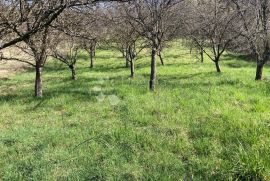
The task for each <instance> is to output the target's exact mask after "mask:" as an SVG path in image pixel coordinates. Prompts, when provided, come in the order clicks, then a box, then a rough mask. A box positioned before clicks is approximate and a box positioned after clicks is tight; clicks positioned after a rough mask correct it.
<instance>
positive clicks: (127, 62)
mask: <svg viewBox="0 0 270 181" xmlns="http://www.w3.org/2000/svg"><path fill="white" fill-rule="evenodd" d="M125 57H126V68H129V53H128V49H127V51H126V56H125Z"/></svg>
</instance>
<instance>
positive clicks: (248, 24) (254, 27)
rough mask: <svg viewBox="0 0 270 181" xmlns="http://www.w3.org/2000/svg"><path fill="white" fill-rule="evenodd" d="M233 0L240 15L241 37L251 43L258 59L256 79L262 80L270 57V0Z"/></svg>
mask: <svg viewBox="0 0 270 181" xmlns="http://www.w3.org/2000/svg"><path fill="white" fill-rule="evenodd" d="M232 2H233V3H234V4H235V6H236V11H237V12H238V14H239V16H240V19H239V23H240V24H241V25H242V28H241V29H240V30H241V37H242V38H244V41H245V42H246V44H248V45H249V49H250V53H251V54H253V55H254V56H255V58H256V61H257V69H256V76H255V79H256V80H261V79H262V74H263V68H264V65H265V64H266V63H267V61H268V60H269V58H270V47H269V25H270V24H269V18H270V2H269V1H268V0H253V1H238V0H232Z"/></svg>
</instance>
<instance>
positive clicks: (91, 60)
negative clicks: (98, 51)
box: [90, 47, 95, 68]
mask: <svg viewBox="0 0 270 181" xmlns="http://www.w3.org/2000/svg"><path fill="white" fill-rule="evenodd" d="M94 56H95V49H94V47H91V48H90V68H93V67H94Z"/></svg>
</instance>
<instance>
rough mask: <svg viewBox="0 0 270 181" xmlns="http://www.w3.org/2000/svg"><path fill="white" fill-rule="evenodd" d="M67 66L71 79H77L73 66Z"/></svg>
mask: <svg viewBox="0 0 270 181" xmlns="http://www.w3.org/2000/svg"><path fill="white" fill-rule="evenodd" d="M69 68H70V70H71V78H72V80H77V77H76V70H75V66H74V65H70V66H69Z"/></svg>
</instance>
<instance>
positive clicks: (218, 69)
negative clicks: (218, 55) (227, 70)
mask: <svg viewBox="0 0 270 181" xmlns="http://www.w3.org/2000/svg"><path fill="white" fill-rule="evenodd" d="M215 65H216V69H217V72H218V73H221V70H220V66H219V61H215Z"/></svg>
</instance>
